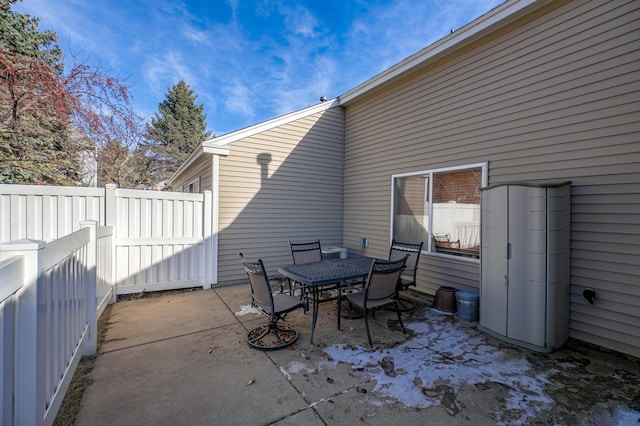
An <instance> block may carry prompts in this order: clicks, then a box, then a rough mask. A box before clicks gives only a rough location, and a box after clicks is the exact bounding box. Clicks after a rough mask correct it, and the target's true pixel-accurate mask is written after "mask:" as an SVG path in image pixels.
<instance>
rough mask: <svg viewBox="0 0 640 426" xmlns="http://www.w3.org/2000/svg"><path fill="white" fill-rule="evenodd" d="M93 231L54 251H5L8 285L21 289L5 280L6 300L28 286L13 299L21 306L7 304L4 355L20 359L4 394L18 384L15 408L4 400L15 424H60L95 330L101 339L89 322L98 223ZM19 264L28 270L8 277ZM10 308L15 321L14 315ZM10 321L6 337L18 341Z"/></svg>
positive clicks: (36, 245) (23, 247)
mask: <svg viewBox="0 0 640 426" xmlns="http://www.w3.org/2000/svg"><path fill="white" fill-rule="evenodd" d="M91 225H93V228H91V227H87V224H86V222H85V224H84V225H83V226H85V227H84V228H83V229H81V230H79V231H76V232H74V233H72V234H70V235H67V236H66V237H63V238H61V239H57V240H55V241H53V242H51V243H48V244H47V243H45V242H44V241H34V240H27V239H24V240H18V241H13V242H11V243H8V244H2V245H0V260H1V259H4V260H3V261H2V262H0V265H2V266H3V268H2V274H3V278H5V279H7V280H8V278H7V277H14V278H11V284H12V285H13V288H11V287H10V286H9V284H8V283H7V282H8V281H7V282H5V281H4V280H3V284H5V285H3V286H2V294H0V295H1V296H2V297H5V296H7V295H6V294H5V293H6V292H8V291H10V290H14V289H15V287H16V286H17V285H20V286H21V287H20V288H19V289H18V290H17V291H16V292H15V293H13V296H12V297H14V299H15V303H13V301H9V300H8V298H5V299H4V300H3V301H2V304H3V307H2V311H3V313H2V316H3V337H2V339H3V352H4V353H9V352H11V353H13V355H14V357H15V358H14V360H13V373H12V374H13V377H12V379H11V378H9V377H8V373H7V375H4V374H3V375H4V377H3V382H2V387H3V390H4V389H9V385H8V384H7V382H8V381H11V380H12V381H13V386H12V389H11V393H12V400H13V402H12V406H11V408H7V407H6V406H5V404H6V403H5V401H4V400H3V413H5V411H6V412H7V413H9V412H12V414H6V415H7V416H8V415H11V416H13V422H12V423H15V424H24V425H47V424H52V423H53V418H54V417H55V415H56V413H57V411H58V409H59V407H60V404H61V403H62V399H63V397H64V394H65V392H66V390H67V388H68V386H69V383H70V382H71V378H72V376H73V373H74V371H75V368H76V366H77V364H78V362H79V360H80V356H81V355H82V352H81V350H82V349H84V348H85V343H86V342H87V341H88V338H89V331H90V329H91V331H92V332H94V333H95V331H94V330H95V327H90V325H89V321H88V318H89V316H90V314H93V321H94V322H95V314H94V311H95V306H94V305H93V302H94V300H95V293H94V291H93V290H92V288H93V287H94V286H95V279H93V278H92V274H95V240H92V234H93V233H94V232H95V222H91ZM16 258H20V259H23V260H22V265H21V266H22V268H21V270H19V269H18V268H14V269H13V270H10V269H8V266H7V264H8V262H10V261H12V260H13V259H16ZM12 271H13V273H11V272H12ZM5 274H6V275H5ZM20 275H21V278H20ZM7 289H8V290H7ZM10 303H13V304H14V309H15V312H14V313H11V312H9V310H10V309H12V307H11V304H10ZM10 315H13V318H14V324H13V325H12V327H11V328H12V330H13V331H12V332H8V333H6V335H11V334H12V333H13V339H11V338H10V337H5V333H4V327H5V319H8V318H11V317H10ZM8 321H9V320H8ZM5 339H9V340H8V341H4V340H5ZM14 348H15V349H14ZM9 363H10V361H8V360H7V361H6V364H9ZM3 365H5V360H3ZM4 368H5V367H3V369H4ZM5 409H6V410H5ZM4 416H5V414H3V417H4ZM3 421H4V419H3ZM12 423H9V424H12ZM3 424H4V423H3Z"/></svg>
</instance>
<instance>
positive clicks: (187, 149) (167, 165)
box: [144, 80, 211, 183]
mask: <svg viewBox="0 0 640 426" xmlns="http://www.w3.org/2000/svg"><path fill="white" fill-rule="evenodd" d="M196 98H197V97H196V96H195V95H194V93H193V90H191V89H190V88H189V86H188V85H187V83H185V82H184V81H183V80H181V81H180V82H178V84H176V85H174V86H173V87H172V88H171V89H169V91H167V93H166V94H165V99H164V100H163V101H162V102H161V103H160V104H159V105H158V112H157V113H156V114H155V116H154V117H153V118H151V122H150V123H149V124H148V125H147V132H146V134H145V136H144V147H145V148H146V150H147V156H148V157H149V158H150V161H151V172H152V173H153V175H154V177H155V181H156V182H155V183H160V182H163V181H165V180H167V179H169V178H170V177H171V176H172V175H173V173H175V171H176V170H177V169H178V167H180V165H181V164H182V163H183V162H184V161H185V160H186V159H187V158H188V157H189V155H191V153H192V152H193V150H194V149H195V148H196V147H197V146H198V145H199V144H200V143H201V142H203V141H205V140H207V139H209V138H210V137H211V132H210V131H207V130H206V127H207V126H206V115H205V114H204V113H203V111H204V105H196Z"/></svg>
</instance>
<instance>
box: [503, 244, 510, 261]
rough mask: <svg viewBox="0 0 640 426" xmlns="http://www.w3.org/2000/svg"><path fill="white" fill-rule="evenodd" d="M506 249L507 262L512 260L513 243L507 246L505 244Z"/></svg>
mask: <svg viewBox="0 0 640 426" xmlns="http://www.w3.org/2000/svg"><path fill="white" fill-rule="evenodd" d="M504 247H505V256H506V259H507V260H509V259H511V243H507V244H505V246H504Z"/></svg>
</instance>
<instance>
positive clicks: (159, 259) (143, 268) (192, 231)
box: [106, 188, 212, 294]
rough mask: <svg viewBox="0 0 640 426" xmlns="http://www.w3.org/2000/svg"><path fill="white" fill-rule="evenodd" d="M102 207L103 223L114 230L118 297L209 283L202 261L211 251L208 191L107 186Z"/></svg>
mask: <svg viewBox="0 0 640 426" xmlns="http://www.w3.org/2000/svg"><path fill="white" fill-rule="evenodd" d="M106 204H107V218H106V221H107V224H108V225H114V229H115V264H116V265H117V267H116V271H115V281H116V283H117V293H118V294H126V293H137V292H141V291H157V290H167V289H176V288H186V287H198V286H201V287H206V286H208V285H210V284H211V281H210V280H211V277H210V274H208V273H207V270H206V267H207V265H208V264H210V263H211V262H205V257H206V256H210V253H211V252H210V250H209V249H208V247H207V244H209V245H210V244H211V241H212V238H211V226H210V223H211V192H209V191H207V192H206V193H205V194H190V193H183V192H157V191H140V190H132V189H114V188H107V201H106ZM111 206H115V210H111V209H110V208H109V207H111ZM205 219H208V220H205ZM207 223H209V226H206V225H207Z"/></svg>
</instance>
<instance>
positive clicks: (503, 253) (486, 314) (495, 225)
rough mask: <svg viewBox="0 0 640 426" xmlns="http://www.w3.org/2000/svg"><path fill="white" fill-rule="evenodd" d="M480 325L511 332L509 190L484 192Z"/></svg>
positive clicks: (504, 187)
mask: <svg viewBox="0 0 640 426" xmlns="http://www.w3.org/2000/svg"><path fill="white" fill-rule="evenodd" d="M481 209H482V210H481V214H482V217H481V224H482V237H481V238H480V244H481V245H482V256H481V259H480V263H481V274H482V277H481V282H482V285H481V287H480V324H481V325H482V326H484V327H486V328H488V329H490V330H493V331H495V332H496V333H498V334H501V335H506V332H507V280H506V278H507V273H508V269H507V264H508V259H507V241H508V240H507V227H506V226H505V224H506V223H507V187H506V186H500V187H496V188H491V189H489V190H486V191H483V193H482V205H481Z"/></svg>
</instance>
